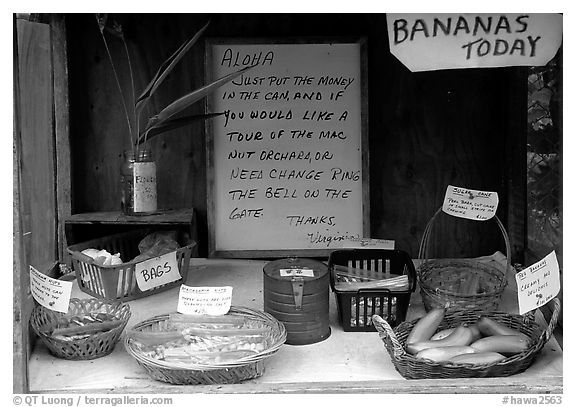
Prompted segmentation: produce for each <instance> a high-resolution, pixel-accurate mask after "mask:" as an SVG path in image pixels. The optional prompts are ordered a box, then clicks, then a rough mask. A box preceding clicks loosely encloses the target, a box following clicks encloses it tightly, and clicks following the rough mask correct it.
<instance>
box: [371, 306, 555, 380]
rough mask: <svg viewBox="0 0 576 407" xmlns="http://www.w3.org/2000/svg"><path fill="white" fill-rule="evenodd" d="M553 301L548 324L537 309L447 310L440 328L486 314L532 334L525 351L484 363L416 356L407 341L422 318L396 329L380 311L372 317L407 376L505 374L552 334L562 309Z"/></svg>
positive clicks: (520, 366)
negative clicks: (521, 312) (539, 319)
mask: <svg viewBox="0 0 576 407" xmlns="http://www.w3.org/2000/svg"><path fill="white" fill-rule="evenodd" d="M550 304H551V305H552V307H553V309H554V311H553V313H552V316H551V318H550V321H549V323H548V326H547V327H546V328H542V327H541V326H540V325H539V324H538V323H537V322H536V320H535V317H534V311H532V312H529V313H527V314H525V315H514V314H507V313H505V312H499V311H492V312H490V311H485V310H480V309H478V310H464V311H456V312H448V313H447V314H446V316H445V317H444V320H443V321H442V323H441V324H440V326H439V327H438V330H441V329H447V328H453V327H457V326H459V325H462V324H473V323H475V322H476V321H477V320H478V319H480V317H482V316H487V317H489V318H491V319H493V320H495V321H497V322H499V323H501V324H503V325H505V326H507V327H510V328H513V329H516V330H518V331H520V332H522V333H523V334H526V335H528V336H529V337H530V339H531V342H530V346H529V347H528V349H526V350H525V351H524V352H522V353H519V354H516V355H514V356H510V357H508V358H506V359H504V360H502V361H500V362H493V363H487V364H483V365H469V364H455V363H452V362H432V361H430V360H428V359H420V358H417V357H416V356H413V355H411V354H409V353H408V352H406V350H405V345H406V339H408V335H409V334H410V331H412V328H414V325H415V324H416V322H418V320H419V319H415V320H412V321H409V322H408V321H407V322H403V323H401V324H400V325H398V326H397V327H396V328H394V329H392V328H391V327H390V325H389V324H388V323H387V322H386V321H385V320H383V319H382V318H381V317H380V316H378V315H374V316H373V318H372V319H373V322H374V326H375V327H376V329H377V330H378V333H379V335H380V338H381V339H382V342H384V346H385V347H386V350H387V351H388V354H389V355H390V358H391V359H392V363H394V367H395V368H396V370H397V371H398V372H399V373H400V374H401V375H402V376H404V377H405V378H407V379H455V378H471V377H504V376H510V375H513V374H517V373H520V372H523V371H524V370H526V369H527V368H528V367H529V366H530V365H531V364H532V362H533V361H534V358H535V357H536V356H537V354H538V352H540V350H541V349H542V347H543V346H544V345H545V344H546V342H548V340H549V339H550V337H551V336H552V334H553V331H554V328H555V327H556V322H557V320H558V314H559V313H560V300H558V298H554V299H553V300H552V301H551V302H550Z"/></svg>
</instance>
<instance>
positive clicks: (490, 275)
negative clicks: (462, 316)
mask: <svg viewBox="0 0 576 407" xmlns="http://www.w3.org/2000/svg"><path fill="white" fill-rule="evenodd" d="M441 211H442V208H440V209H438V210H437V211H436V213H435V214H434V216H432V218H431V219H430V221H429V222H428V224H427V225H426V229H424V234H423V236H422V241H421V242H420V249H419V253H418V258H420V259H422V263H421V265H420V267H419V268H418V280H419V281H418V282H419V285H420V292H421V295H422V301H423V302H424V307H425V308H426V311H429V310H430V309H432V308H439V307H444V306H445V305H446V304H447V303H448V306H449V308H451V309H454V310H463V309H475V308H481V309H484V310H488V311H495V310H497V309H498V306H499V305H500V299H501V296H502V293H503V292H504V289H505V288H506V284H507V278H506V272H507V270H509V269H510V241H509V239H508V234H507V233H506V229H504V225H502V222H501V221H500V219H498V217H497V216H494V220H495V221H496V223H497V224H498V227H499V229H500V231H501V232H502V235H503V236H504V242H505V244H506V268H505V269H504V271H502V270H500V269H499V268H497V267H494V266H492V265H490V264H487V263H483V262H481V261H479V260H477V259H432V260H429V259H430V256H429V254H428V244H429V240H430V232H431V230H432V225H433V223H434V221H435V220H436V219H437V217H438V215H439V214H440V213H441ZM473 282H474V283H473ZM471 283H473V284H471ZM470 287H473V288H474V287H478V290H474V289H472V290H470ZM478 291H479V292H478Z"/></svg>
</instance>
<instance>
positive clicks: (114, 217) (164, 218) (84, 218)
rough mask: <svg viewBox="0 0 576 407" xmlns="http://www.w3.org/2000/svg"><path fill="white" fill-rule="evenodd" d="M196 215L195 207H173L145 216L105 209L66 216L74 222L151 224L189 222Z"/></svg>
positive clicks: (67, 219) (69, 221)
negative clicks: (128, 214) (129, 214)
mask: <svg viewBox="0 0 576 407" xmlns="http://www.w3.org/2000/svg"><path fill="white" fill-rule="evenodd" d="M193 216H194V209H193V208H186V209H173V210H167V211H161V212H160V213H156V214H152V215H143V216H127V215H124V214H123V213H122V212H120V211H104V212H87V213H77V214H74V215H70V216H68V217H67V218H66V220H65V222H66V223H70V224H72V223H74V224H91V223H103V224H118V223H123V224H124V223H125V224H136V225H150V224H172V223H183V224H189V223H190V222H191V221H192V219H193Z"/></svg>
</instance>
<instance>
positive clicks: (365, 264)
mask: <svg viewBox="0 0 576 407" xmlns="http://www.w3.org/2000/svg"><path fill="white" fill-rule="evenodd" d="M338 266H342V267H345V268H348V269H351V270H355V275H354V277H353V278H351V279H350V278H348V277H343V276H342V274H340V273H338V271H337V267H338ZM328 270H329V273H330V285H331V287H332V291H334V293H335V294H336V300H337V306H338V317H339V320H340V324H341V325H342V329H343V330H344V331H345V332H373V331H376V328H375V327H374V326H373V325H372V315H374V314H377V315H380V316H381V317H383V318H385V319H386V320H387V321H388V323H389V324H391V325H392V326H396V325H397V324H399V323H400V322H402V321H404V319H405V318H406V312H407V311H408V305H409V304H410V297H411V294H412V292H413V291H414V290H416V270H415V268H414V264H413V263H412V259H411V258H410V256H409V255H408V253H406V252H403V251H401V250H386V249H341V250H334V251H333V252H331V253H330V256H329V258H328ZM363 275H365V276H366V277H368V276H370V277H374V278H376V279H380V278H381V279H385V278H386V277H387V276H388V277H389V276H390V275H396V276H404V275H407V277H408V283H407V285H406V288H405V289H400V290H392V289H387V288H359V289H357V290H354V291H349V289H348V287H347V286H348V285H349V286H350V287H353V286H354V283H356V282H361V283H364V282H368V281H367V280H368V278H363ZM344 280H345V281H344ZM350 280H352V281H350ZM378 281H381V280H378ZM348 282H351V283H352V284H347V283H348ZM339 283H343V284H339Z"/></svg>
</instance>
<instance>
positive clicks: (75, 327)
mask: <svg viewBox="0 0 576 407" xmlns="http://www.w3.org/2000/svg"><path fill="white" fill-rule="evenodd" d="M122 324H123V321H122V320H120V319H119V318H115V317H114V316H112V315H110V314H106V313H102V312H98V313H92V314H88V315H76V316H73V317H71V318H70V319H68V318H60V319H59V320H58V321H57V322H56V323H55V324H53V325H52V326H48V327H44V328H43V329H42V332H43V333H45V334H47V335H50V336H52V337H53V338H55V339H60V340H63V341H73V340H77V339H84V338H88V337H89V336H90V335H93V334H95V333H99V332H107V331H109V330H111V329H113V328H116V327H118V326H120V325H122Z"/></svg>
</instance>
